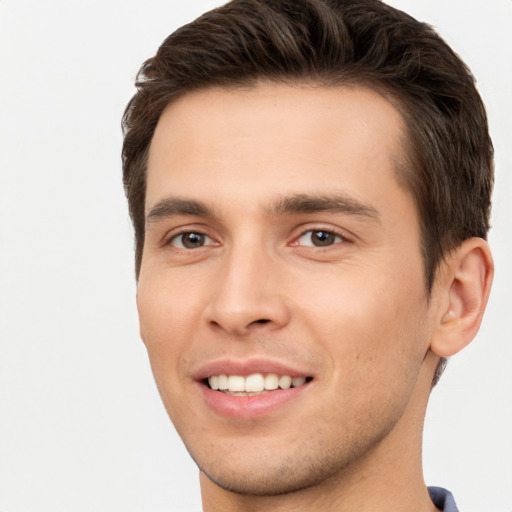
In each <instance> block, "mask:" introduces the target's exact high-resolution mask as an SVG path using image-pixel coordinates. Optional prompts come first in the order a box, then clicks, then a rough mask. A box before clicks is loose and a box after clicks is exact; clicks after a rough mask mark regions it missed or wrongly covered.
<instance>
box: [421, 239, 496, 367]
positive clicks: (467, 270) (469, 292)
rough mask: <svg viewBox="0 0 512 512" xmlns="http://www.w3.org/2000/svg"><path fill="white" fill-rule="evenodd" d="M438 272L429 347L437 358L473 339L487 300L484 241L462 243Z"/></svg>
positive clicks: (490, 270)
mask: <svg viewBox="0 0 512 512" xmlns="http://www.w3.org/2000/svg"><path fill="white" fill-rule="evenodd" d="M442 267H443V268H442V269H439V274H440V275H439V279H440V282H439V283H437V284H438V287H437V290H436V293H439V294H440V300H439V302H438V304H439V305H440V307H439V311H438V314H437V318H436V324H435V329H434V332H433V336H432V341H431V345H430V348H431V350H432V351H433V352H434V353H435V354H437V355H438V356H440V357H449V356H452V355H453V354H456V353H457V352H459V351H460V350H462V349H463V348H464V347H465V346H466V345H468V344H469V343H470V342H471V341H472V340H473V338H474V337H475V335H476V333H477V332H478V329H479V328H480V324H481V322H482V317H483V314H484V311H485V307H486V305H487V300H488V298H489V292H490V290H491V284H492V279H493V274H494V264H493V260H492V255H491V252H490V250H489V246H488V245H487V242H486V241H485V240H483V239H481V238H470V239H468V240H465V241H464V242H463V243H462V244H461V245H460V246H459V247H458V248H456V249H455V250H454V251H452V252H451V253H450V254H449V255H448V256H447V258H446V261H445V262H444V263H443V264H442Z"/></svg>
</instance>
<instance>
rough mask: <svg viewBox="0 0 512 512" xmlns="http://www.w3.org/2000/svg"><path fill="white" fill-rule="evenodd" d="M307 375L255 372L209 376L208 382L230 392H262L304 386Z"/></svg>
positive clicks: (213, 386) (220, 389)
mask: <svg viewBox="0 0 512 512" xmlns="http://www.w3.org/2000/svg"><path fill="white" fill-rule="evenodd" d="M305 382H306V378H305V377H291V376H290V375H281V376H279V375H277V374H276V373H268V374H267V375H263V374H262V373H253V374H252V375H248V376H247V377H242V376H241V375H212V376H211V377H208V384H209V385H210V387H211V388H212V389H214V390H219V391H227V392H230V393H237V394H238V393H241V394H242V393H244V392H245V393H261V392H262V391H273V390H275V389H278V388H280V389H290V388H291V387H293V388H296V387H298V386H302V385H303V384H304V383H305Z"/></svg>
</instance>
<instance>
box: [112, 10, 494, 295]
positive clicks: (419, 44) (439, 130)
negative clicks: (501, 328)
mask: <svg viewBox="0 0 512 512" xmlns="http://www.w3.org/2000/svg"><path fill="white" fill-rule="evenodd" d="M260 79H265V80H271V81H277V82H285V83H294V82H297V81H300V82H302V83H303V82H309V83H313V84H316V85H322V86H328V87H331V86H338V85H363V86H367V87H370V88H373V89H375V90H377V91H379V92H381V93H382V94H383V95H385V96H386V97H387V98H388V99H390V101H391V102H392V103H393V104H394V105H395V106H396V107H397V108H398V109H399V111H400V112H401V114H402V116H403V118H404V121H405V124H406V128H407V137H406V138H407V141H406V144H405V145H406V148H407V151H406V157H407V162H403V163H401V164H400V165H399V168H398V169H397V171H398V176H399V179H400V180H401V182H402V183H403V184H404V186H405V187H406V188H407V189H408V190H409V191H410V192H411V194H412V196H413V197H414V200H415V202H416V205H417V208H418V212H419V217H420V224H421V226H420V227H421V235H422V252H423V259H424V266H425V282H426V287H427V289H428V291H429V292H430V290H431V288H432V284H433V282H434V277H435V272H436V269H437V267H438V265H439V263H440V261H441V260H442V258H443V255H444V254H446V253H447V252H449V251H450V250H451V249H453V248H454V247H456V246H457V245H459V244H460V243H461V242H462V241H464V240H465V239H467V238H470V237H481V238H486V235H487V231H488V229H489V215H490V205H491V192H492V186H493V147H492V142H491V139H490V136H489V132H488V126H487V116H486V112H485V108H484V106H483V103H482V100H481V98H480V96H479V94H478V92H477V90H476V88H475V83H474V79H473V76H472V75H471V73H470V71H469V70H468V68H467V67H466V66H465V64H464V63H463V62H462V61H461V59H460V58H459V57H458V56H457V55H456V54H455V53H454V52H453V51H452V50H451V48H450V47H449V46H448V45H447V44H446V43H445V42H444V41H443V40H442V39H441V38H440V37H439V36H438V35H437V34H436V32H435V31H434V30H433V29H432V28H431V27H430V26H429V25H426V24H424V23H420V22H418V21H416V20H415V19H414V18H412V17H410V16H409V15H407V14H405V13H404V12H402V11H399V10H397V9H394V8H392V7H390V6H388V5H386V4H384V3H382V2H381V1H379V0H233V1H232V2H230V3H228V4H226V5H225V6H223V7H220V8H218V9H214V10H212V11H210V12H208V13H206V14H204V15H203V16H201V17H200V18H198V19H197V20H195V21H194V22H192V23H190V24H188V25H185V26H183V27H181V28H180V29H178V30H177V31H175V32H174V33H173V34H171V35H170V36H169V37H168V38H167V39H166V40H165V41H164V42H163V44H162V45H161V46H160V48H159V50H158V52H157V54H156V55H155V56H154V57H153V58H151V59H149V60H147V61H146V62H145V63H144V64H143V65H142V67H141V69H140V71H139V74H138V77H137V83H136V85H137V92H136V94H135V95H134V96H133V98H132V99H131V100H130V102H129V104H128V106H127V108H126V111H125V113H124V117H123V130H124V145H123V153H122V156H123V176H124V186H125V190H126V195H127V198H128V203H129V209H130V215H131V218H132V221H133V224H134V228H135V244H136V274H137V275H138V273H139V270H140V265H141V260H142V252H143V248H144V202H145V190H146V171H147V161H148V152H149V146H150V143H151V140H152V137H153V133H154V131H155V128H156V125H157V123H158V120H159V118H160V115H161V113H162V111H163V110H164V108H165V107H166V106H167V105H168V104H169V103H170V102H172V101H174V100H175V99H176V98H177V97H179V96H181V95H183V94H186V93H187V92H190V91H195V90H200V89H205V88H208V87H211V86H221V87H238V86H244V87H247V86H251V85H254V84H256V82H257V81H258V80H260Z"/></svg>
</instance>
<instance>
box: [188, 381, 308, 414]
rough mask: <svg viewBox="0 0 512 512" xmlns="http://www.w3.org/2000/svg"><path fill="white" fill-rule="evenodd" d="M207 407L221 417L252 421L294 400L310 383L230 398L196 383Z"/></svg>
mask: <svg viewBox="0 0 512 512" xmlns="http://www.w3.org/2000/svg"><path fill="white" fill-rule="evenodd" d="M198 385H199V386H200V387H201V392H202V394H203V397H204V399H205V401H206V403H207V405H208V406H209V407H210V408H211V409H213V410H214V411H215V412H216V413H217V414H220V415H221V416H228V417H231V418H239V419H252V418H257V417H260V416H265V415H268V414H271V413H272V412H274V411H275V410H277V409H279V408H281V407H282V406H284V405H285V404H288V403H289V402H291V401H293V400H296V399H297V398H298V397H299V396H300V395H302V394H303V393H304V391H306V389H307V388H309V387H310V385H311V383H307V384H303V385H302V386H298V387H296V388H289V389H276V390H275V391H269V392H268V393H262V394H261V395H251V396H232V395H227V394H226V393H222V392H220V391H214V390H213V389H210V388H209V387H208V386H206V385H204V384H201V383H198Z"/></svg>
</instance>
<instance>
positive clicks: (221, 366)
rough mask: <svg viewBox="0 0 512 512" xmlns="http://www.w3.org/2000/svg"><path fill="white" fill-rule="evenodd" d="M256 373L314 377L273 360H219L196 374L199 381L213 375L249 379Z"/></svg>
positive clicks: (203, 366) (210, 363) (194, 375)
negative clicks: (249, 376)
mask: <svg viewBox="0 0 512 512" xmlns="http://www.w3.org/2000/svg"><path fill="white" fill-rule="evenodd" d="M254 373H276V374H277V375H290V376H291V377H313V375H312V374H311V373H308V372H307V371H304V370H303V369H300V368H298V367H295V366H290V365H289V364H287V363H283V362H281V361H273V360H271V359H243V360H242V359H226V358H225V359H219V360H215V361H209V362H207V363H204V364H202V365H201V366H200V367H199V368H198V369H197V370H196V371H195V372H194V373H193V375H192V376H193V378H194V379H195V380H198V381H202V380H204V379H207V378H208V377H210V376H212V375H241V376H243V377H247V376H248V375H252V374H254Z"/></svg>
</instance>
